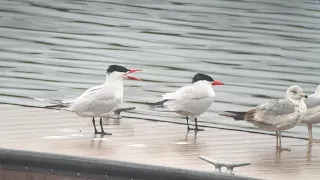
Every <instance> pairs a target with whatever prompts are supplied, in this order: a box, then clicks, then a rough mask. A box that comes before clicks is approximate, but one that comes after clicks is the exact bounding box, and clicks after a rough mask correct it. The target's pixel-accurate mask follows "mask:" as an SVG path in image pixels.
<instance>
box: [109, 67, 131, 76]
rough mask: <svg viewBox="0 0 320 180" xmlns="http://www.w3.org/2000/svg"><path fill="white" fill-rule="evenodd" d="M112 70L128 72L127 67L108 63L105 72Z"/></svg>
mask: <svg viewBox="0 0 320 180" xmlns="http://www.w3.org/2000/svg"><path fill="white" fill-rule="evenodd" d="M114 71H117V72H128V71H130V70H129V69H127V68H125V67H123V66H119V65H110V66H109V67H108V69H107V73H108V74H110V73H112V72H114Z"/></svg>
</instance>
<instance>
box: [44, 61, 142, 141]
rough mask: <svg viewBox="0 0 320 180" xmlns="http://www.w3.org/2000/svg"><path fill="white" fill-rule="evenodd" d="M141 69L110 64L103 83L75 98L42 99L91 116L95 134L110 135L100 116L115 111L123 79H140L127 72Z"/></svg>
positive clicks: (118, 102)
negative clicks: (97, 123)
mask: <svg viewBox="0 0 320 180" xmlns="http://www.w3.org/2000/svg"><path fill="white" fill-rule="evenodd" d="M137 71H141V70H138V69H132V70H129V69H127V68H125V67H123V66H120V65H110V66H109V67H108V69H107V74H106V81H105V83H103V84H101V85H98V86H94V87H91V88H89V89H87V90H86V91H85V92H84V93H83V94H81V95H80V96H79V97H77V98H75V99H66V100H63V101H60V102H57V101H55V102H54V101H50V100H43V99H39V100H42V101H46V102H49V103H57V106H62V107H63V108H62V110H67V111H71V112H74V113H76V114H77V115H78V116H81V117H92V123H93V127H94V133H95V134H103V135H111V133H105V132H104V129H103V126H102V117H105V116H108V115H109V113H111V112H113V111H115V110H116V109H117V108H118V107H119V105H120V104H121V103H122V101H123V89H124V88H123V79H131V80H140V79H138V78H136V77H132V76H129V74H131V73H134V72H137ZM95 117H100V127H101V132H98V131H97V128H96V125H95Z"/></svg>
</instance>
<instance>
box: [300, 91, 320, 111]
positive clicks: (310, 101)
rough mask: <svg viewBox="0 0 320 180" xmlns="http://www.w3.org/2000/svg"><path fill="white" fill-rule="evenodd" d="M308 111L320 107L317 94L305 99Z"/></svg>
mask: <svg viewBox="0 0 320 180" xmlns="http://www.w3.org/2000/svg"><path fill="white" fill-rule="evenodd" d="M304 102H305V103H306V106H307V109H312V108H315V107H318V106H319V107H320V98H318V97H317V96H316V95H315V94H311V95H310V96H309V98H307V99H305V100H304Z"/></svg>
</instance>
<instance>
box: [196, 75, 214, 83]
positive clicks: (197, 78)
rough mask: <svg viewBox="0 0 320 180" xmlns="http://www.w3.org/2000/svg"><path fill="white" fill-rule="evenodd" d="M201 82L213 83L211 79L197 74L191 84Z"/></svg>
mask: <svg viewBox="0 0 320 180" xmlns="http://www.w3.org/2000/svg"><path fill="white" fill-rule="evenodd" d="M202 80H205V81H209V82H212V81H213V79H212V77H210V76H208V75H206V74H202V73H198V74H196V75H194V76H193V78H192V83H195V82H197V81H202Z"/></svg>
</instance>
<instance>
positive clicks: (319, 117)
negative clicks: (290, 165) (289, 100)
mask: <svg viewBox="0 0 320 180" xmlns="http://www.w3.org/2000/svg"><path fill="white" fill-rule="evenodd" d="M304 102H305V103H306V106H307V112H306V113H305V114H304V116H303V117H302V121H301V122H302V123H305V124H308V133H309V142H312V143H314V142H315V143H320V140H319V139H317V140H315V139H313V138H312V124H317V123H320V85H319V86H318V87H317V88H316V90H315V92H314V94H311V95H310V96H309V98H308V99H305V101H304Z"/></svg>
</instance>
